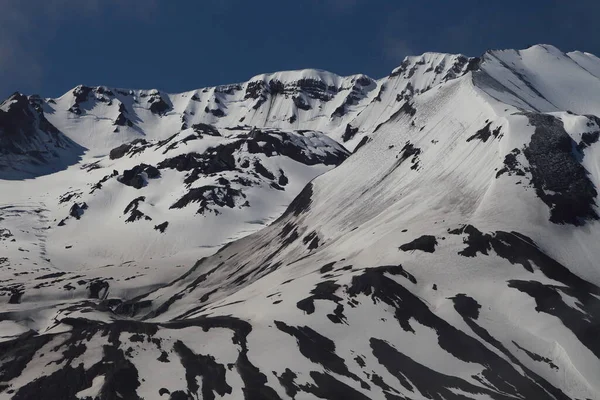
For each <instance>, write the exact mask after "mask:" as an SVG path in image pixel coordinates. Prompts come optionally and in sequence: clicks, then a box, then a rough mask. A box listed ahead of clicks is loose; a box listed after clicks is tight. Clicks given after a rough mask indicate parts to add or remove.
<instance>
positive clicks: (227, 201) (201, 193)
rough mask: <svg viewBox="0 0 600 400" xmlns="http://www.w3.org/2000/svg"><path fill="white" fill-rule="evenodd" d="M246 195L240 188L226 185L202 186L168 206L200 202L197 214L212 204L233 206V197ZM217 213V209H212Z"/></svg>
mask: <svg viewBox="0 0 600 400" xmlns="http://www.w3.org/2000/svg"><path fill="white" fill-rule="evenodd" d="M245 197H246V195H245V194H244V193H243V192H241V191H240V190H237V189H233V188H231V187H227V186H202V187H199V188H193V189H190V190H188V192H187V193H186V194H185V195H183V197H182V198H181V199H179V200H177V201H176V202H175V203H174V204H173V205H172V206H171V207H170V208H172V209H173V208H183V207H186V206H187V205H189V204H190V203H200V207H199V208H198V211H197V213H198V214H204V213H205V212H206V211H210V210H212V209H213V208H214V206H218V207H229V208H233V207H235V199H237V198H245ZM214 211H215V213H218V211H217V210H214Z"/></svg>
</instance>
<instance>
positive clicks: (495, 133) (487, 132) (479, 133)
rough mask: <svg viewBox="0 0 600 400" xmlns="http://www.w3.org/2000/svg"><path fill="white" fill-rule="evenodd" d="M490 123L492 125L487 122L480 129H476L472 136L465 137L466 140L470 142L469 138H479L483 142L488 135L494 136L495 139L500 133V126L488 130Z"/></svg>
mask: <svg viewBox="0 0 600 400" xmlns="http://www.w3.org/2000/svg"><path fill="white" fill-rule="evenodd" d="M491 125H492V123H491V122H489V123H488V124H487V125H486V126H484V127H483V128H481V129H480V130H478V131H477V132H476V133H475V134H474V135H473V136H471V137H469V138H468V139H467V142H470V141H471V140H475V139H479V140H481V141H482V142H484V143H485V142H487V140H488V139H489V138H490V136H494V139H496V138H497V137H498V135H499V134H500V129H501V128H500V127H497V128H496V129H494V130H493V131H492V130H490V126H491Z"/></svg>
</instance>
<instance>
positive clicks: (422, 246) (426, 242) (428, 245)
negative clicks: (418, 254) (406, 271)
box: [400, 235, 438, 253]
mask: <svg viewBox="0 0 600 400" xmlns="http://www.w3.org/2000/svg"><path fill="white" fill-rule="evenodd" d="M437 244H438V242H437V239H436V238H435V236H430V235H424V236H421V237H420V238H417V239H415V240H413V241H412V242H410V243H406V244H403V245H402V246H400V250H402V251H413V250H421V251H424V252H426V253H433V252H434V251H435V246H436V245H437Z"/></svg>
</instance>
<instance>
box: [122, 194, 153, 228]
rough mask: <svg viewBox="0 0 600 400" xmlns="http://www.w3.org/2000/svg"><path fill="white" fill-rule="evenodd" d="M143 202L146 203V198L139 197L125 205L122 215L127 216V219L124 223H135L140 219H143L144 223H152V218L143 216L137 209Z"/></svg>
mask: <svg viewBox="0 0 600 400" xmlns="http://www.w3.org/2000/svg"><path fill="white" fill-rule="evenodd" d="M144 201H146V197H145V196H140V197H137V198H135V199H133V200H132V201H131V202H130V203H129V204H128V205H127V207H125V210H124V211H123V215H127V214H129V217H128V218H127V219H126V220H125V222H135V221H138V220H140V219H142V218H144V219H145V220H146V221H152V218H150V217H149V216H147V215H146V214H144V213H143V212H141V211H140V210H139V209H138V207H139V206H140V203H143V202H144Z"/></svg>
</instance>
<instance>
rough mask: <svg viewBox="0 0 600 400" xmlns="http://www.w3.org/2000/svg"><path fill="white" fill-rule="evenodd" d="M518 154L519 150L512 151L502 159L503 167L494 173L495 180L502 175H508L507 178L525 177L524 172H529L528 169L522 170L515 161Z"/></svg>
mask: <svg viewBox="0 0 600 400" xmlns="http://www.w3.org/2000/svg"><path fill="white" fill-rule="evenodd" d="M519 154H521V150H519V149H512V151H511V152H510V153H508V154H507V155H506V156H505V157H504V167H503V168H502V169H500V170H499V171H498V172H497V173H496V179H498V178H499V177H500V176H501V175H503V174H508V175H509V176H511V175H518V176H525V172H529V168H524V167H523V166H522V165H521V163H519V161H518V160H517V156H518V155H519Z"/></svg>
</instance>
